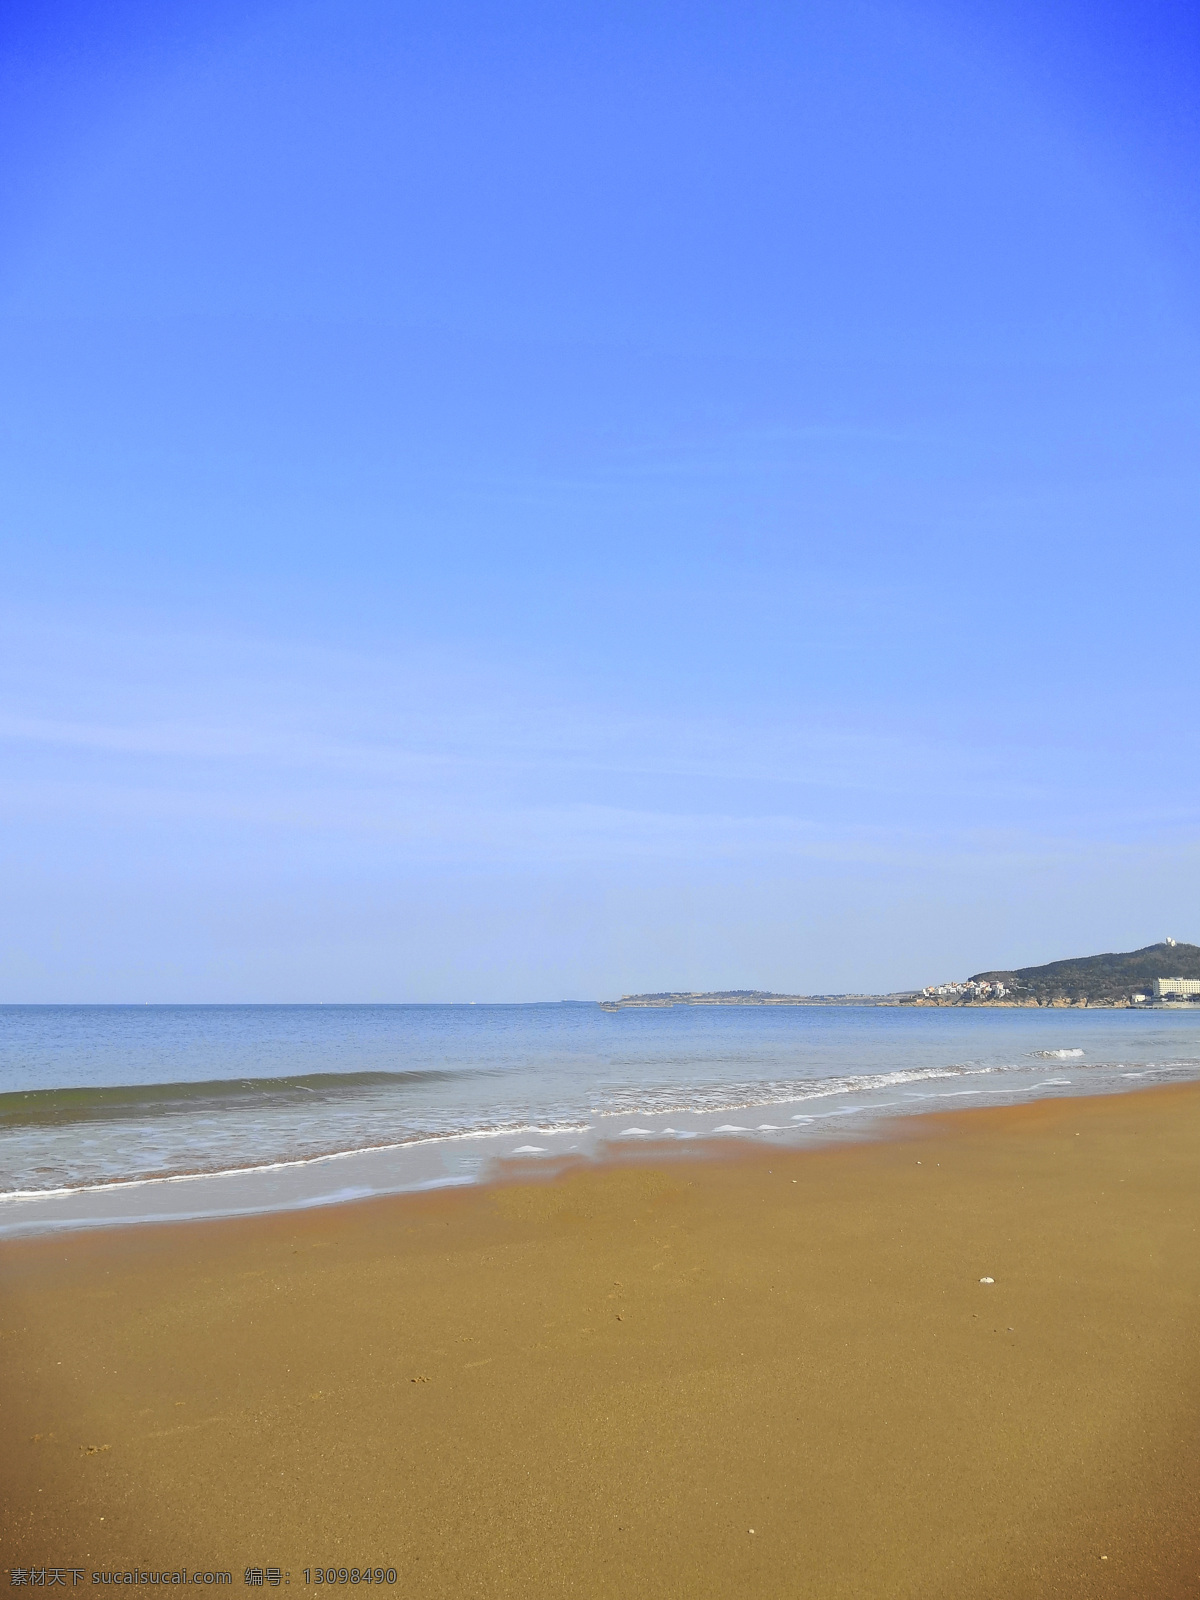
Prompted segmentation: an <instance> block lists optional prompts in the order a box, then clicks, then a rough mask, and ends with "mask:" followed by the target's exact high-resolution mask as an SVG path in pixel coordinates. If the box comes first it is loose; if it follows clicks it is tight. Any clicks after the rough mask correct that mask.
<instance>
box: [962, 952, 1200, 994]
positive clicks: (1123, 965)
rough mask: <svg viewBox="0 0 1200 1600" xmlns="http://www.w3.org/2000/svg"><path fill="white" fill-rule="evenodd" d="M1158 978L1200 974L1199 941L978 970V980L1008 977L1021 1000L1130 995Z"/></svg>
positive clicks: (1004, 980) (1005, 980) (1005, 981)
mask: <svg viewBox="0 0 1200 1600" xmlns="http://www.w3.org/2000/svg"><path fill="white" fill-rule="evenodd" d="M1155 978H1200V945H1194V944H1166V943H1165V942H1164V943H1163V944H1148V945H1147V946H1146V948H1145V949H1144V950H1128V951H1125V952H1123V953H1117V954H1110V955H1103V956H1077V957H1075V958H1074V959H1072V960H1070V961H1049V962H1047V963H1046V965H1045V966H1044V967H1018V968H1017V969H1016V971H1014V972H977V973H975V974H974V981H975V982H976V983H982V982H985V981H986V982H989V983H996V982H997V981H998V982H1000V983H1003V984H1004V985H1005V986H1006V987H1007V988H1009V989H1011V990H1012V991H1013V998H1014V999H1017V1000H1041V1001H1043V1002H1045V1001H1047V1000H1128V999H1129V997H1130V995H1132V994H1135V993H1137V992H1138V991H1139V990H1140V991H1141V992H1142V993H1143V994H1146V993H1148V992H1149V990H1150V984H1151V982H1152V980H1153V979H1155Z"/></svg>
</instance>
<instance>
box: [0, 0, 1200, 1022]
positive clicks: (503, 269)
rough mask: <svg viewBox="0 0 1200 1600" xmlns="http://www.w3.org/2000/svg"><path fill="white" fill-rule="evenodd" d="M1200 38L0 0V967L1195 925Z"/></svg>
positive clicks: (872, 18)
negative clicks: (6, 2) (0, 0)
mask: <svg viewBox="0 0 1200 1600" xmlns="http://www.w3.org/2000/svg"><path fill="white" fill-rule="evenodd" d="M1198 170H1200V14H1198V13H1197V12H1196V10H1195V8H1194V7H1193V6H1188V5H1184V4H1174V3H1171V4H1155V3H1153V0H1139V3H1137V4H1134V3H1125V0H1119V3H1118V0H1110V3H1107V4H1105V3H1089V4H1087V5H1084V4H1082V3H1074V0H1066V3H1063V4H1059V5H1056V6H1052V7H1045V6H1042V5H1034V4H1033V3H1032V0H1015V3H1013V0H1007V3H1003V4H1002V3H1000V0H994V3H993V0H975V3H967V0H962V3H957V4H956V3H950V0H944V3H936V0H931V3H928V4H910V3H907V0H880V3H875V4H859V3H857V0H837V3H836V4H835V3H833V0H813V3H808V4H791V5H783V4H767V3H760V0H739V3H737V4H732V3H730V4H700V5H697V6H690V7H684V6H678V5H665V4H654V3H649V4H647V3H642V4H638V5H626V4H617V3H614V4H608V5H593V4H589V3H586V0H584V3H581V0H575V3H573V4H571V5H566V4H550V3H546V4H536V3H528V0H510V3H508V4H506V5H497V4H473V3H469V0H463V3H453V0H451V3H445V0H443V3H441V4H438V5H433V4H427V3H413V4H402V3H381V0H338V3H336V4H334V3H327V0H307V3H305V0H292V3H289V4H286V5H284V4H269V3H262V0H239V3H238V4H230V3H223V0H204V3H203V4H201V3H199V0H178V3H175V4H172V5H169V6H163V5H161V4H160V3H154V4H151V3H149V0H106V3H101V0H61V3H59V0H49V3H47V0H40V3H38V4H36V5H35V4H33V3H28V0H15V3H14V4H12V5H10V6H7V7H6V8H5V10H4V13H3V16H2V17H0V216H2V219H3V224H2V225H3V233H2V243H0V361H2V364H3V383H2V384H0V413H2V427H0V537H2V539H3V562H4V566H3V571H4V582H3V586H2V588H0V623H2V639H3V650H2V662H0V668H2V675H3V676H2V686H3V696H2V700H0V760H2V773H0V807H2V811H0V862H2V866H3V880H4V881H3V904H4V924H3V930H2V933H0V1000H3V1001H58V1000H63V1001H70V1000H80V1001H83V1000H96V1001H109V1000H112V1001H126V1000H129V1001H142V1000H200V1001H207V1000H214V1001H219V1000H337V999H363V1000H451V999H461V1000H468V999H475V1000H486V999H495V1000H519V999H555V998H561V997H601V996H604V995H606V994H609V993H615V992H621V991H624V990H628V989H659V988H668V987H687V988H710V987H711V988H723V987H743V986H755V987H758V986H761V987H767V988H773V989H787V990H808V991H826V990H845V989H848V988H859V987H864V988H873V989H888V988H894V987H908V986H910V985H915V984H920V983H924V982H929V981H932V980H935V979H941V978H947V977H958V976H963V975H965V974H966V973H967V972H970V971H974V970H977V969H979V968H981V967H991V966H1007V965H1020V964H1025V963H1027V962H1033V961H1040V960H1049V959H1053V958H1055V957H1059V956H1065V955H1071V954H1082V953H1088V952H1091V951H1093V950H1097V949H1114V948H1116V949H1127V948H1131V947H1134V946H1137V945H1141V944H1146V943H1149V942H1151V941H1153V940H1156V939H1159V938H1161V937H1163V936H1164V935H1165V934H1172V935H1174V936H1175V937H1178V938H1181V939H1195V938H1200V915H1198V912H1197V905H1198V904H1200V760H1198V759H1197V737H1198V726H1200V725H1198V721H1197V710H1198V708H1200V685H1198V683H1197V676H1198V674H1197V631H1198V630H1197V625H1196V617H1197V610H1198V602H1200V560H1198V548H1200V541H1198V539H1197V522H1198V515H1197V513H1198V506H1200V427H1198V422H1200V298H1198V296H1197V286H1198V282H1200V189H1198V188H1197V184H1196V172H1197V171H1198Z"/></svg>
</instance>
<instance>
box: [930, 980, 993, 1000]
mask: <svg viewBox="0 0 1200 1600" xmlns="http://www.w3.org/2000/svg"><path fill="white" fill-rule="evenodd" d="M921 993H922V994H923V995H924V996H925V998H926V999H927V1000H1003V999H1004V997H1005V995H1006V994H1007V993H1008V990H1007V989H1006V988H1005V987H1004V985H1003V984H1002V983H988V982H986V981H985V982H983V983H976V982H975V980H974V979H971V981H970V982H969V983H931V984H929V986H928V987H927V988H925V989H922V990H921Z"/></svg>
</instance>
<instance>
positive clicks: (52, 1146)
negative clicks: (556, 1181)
mask: <svg viewBox="0 0 1200 1600" xmlns="http://www.w3.org/2000/svg"><path fill="white" fill-rule="evenodd" d="M1198 1077H1200V1007H1196V1008H1195V1010H1194V1011H1193V1010H1183V1009H1180V1010H1146V1011H1141V1010H1139V1011H1132V1010H1129V1011H1108V1010H1088V1009H1001V1008H995V1009H992V1008H965V1007H947V1008H930V1009H926V1008H910V1007H889V1006H868V1005H863V1006H855V1005H822V1006H763V1007H756V1006H746V1007H741V1006H738V1007H733V1006H675V1007H671V1008H661V1009H660V1008H654V1009H626V1010H619V1011H615V1012H614V1011H607V1010H604V1009H602V1008H601V1007H600V1006H599V1005H598V1004H593V1003H590V1002H583V1001H580V1002H564V1003H554V1004H542V1005H311V1006H310V1005H229V1006H220V1005H212V1006H171V1005H160V1006H155V1005H141V1006H119V1005H116V1006H4V1007H0V1235H12V1234H20V1233H28V1232H40V1231H44V1230H50V1229H65V1228H70V1229H74V1228H81V1227H89V1226H98V1225H110V1224H124V1223H146V1222H154V1221H164V1220H169V1219H183V1218H201V1217H217V1216H231V1215H239V1214H246V1213H252V1212H258V1211H270V1210H282V1209H289V1208H301V1207H308V1206H315V1205H328V1204H333V1203H336V1202H338V1201H345V1200H350V1199H357V1198H363V1197H366V1196H369V1195H379V1194H389V1193H398V1192H402V1191H406V1190H418V1189H426V1188H433V1187H438V1186H442V1185H450V1184H466V1183H477V1182H480V1181H485V1180H488V1179H492V1178H496V1177H498V1176H502V1175H504V1174H505V1173H513V1172H521V1173H524V1172H528V1171H530V1170H533V1171H537V1170H538V1169H539V1168H540V1169H545V1170H549V1169H551V1168H553V1167H554V1166H555V1165H556V1164H560V1163H561V1162H562V1161H563V1160H564V1159H569V1160H575V1161H578V1160H584V1161H587V1160H599V1159H603V1158H606V1157H612V1156H614V1155H616V1154H618V1153H620V1152H628V1151H631V1150H633V1149H639V1148H640V1149H642V1150H645V1151H650V1150H652V1151H654V1152H655V1156H656V1159H657V1158H658V1156H659V1155H660V1154H667V1153H671V1154H678V1155H683V1154H685V1153H695V1152H700V1151H711V1150H712V1149H713V1148H714V1147H715V1148H720V1147H721V1144H722V1142H723V1141H726V1140H749V1141H753V1142H755V1143H757V1144H759V1145H765V1146H772V1145H786V1146H795V1145H803V1144H810V1145H811V1144H820V1143H827V1142H829V1141H831V1140H845V1139H853V1138H871V1137H877V1136H878V1135H879V1134H880V1132H881V1131H883V1130H885V1129H886V1127H887V1126H888V1123H889V1119H891V1118H894V1117H897V1116H911V1115H913V1114H914V1113H920V1112H924V1111H933V1110H945V1109H948V1108H952V1107H963V1106H969V1105H997V1104H1007V1103H1012V1102H1014V1101H1019V1100H1023V1099H1024V1100H1028V1099H1035V1098H1039V1097H1043V1096H1050V1095H1053V1096H1068V1095H1084V1094H1097V1093H1099V1094H1113V1093H1121V1092H1125V1091H1128V1090H1131V1089H1136V1088H1139V1087H1143V1086H1146V1085H1150V1084H1158V1083H1171V1082H1178V1081H1181V1080H1183V1079H1188V1078H1198ZM689 1146H693V1152H689V1150H688V1147H689Z"/></svg>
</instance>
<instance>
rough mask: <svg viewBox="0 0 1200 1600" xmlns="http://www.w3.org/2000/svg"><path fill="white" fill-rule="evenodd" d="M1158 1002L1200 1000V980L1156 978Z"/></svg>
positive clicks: (1155, 994) (1155, 986)
mask: <svg viewBox="0 0 1200 1600" xmlns="http://www.w3.org/2000/svg"><path fill="white" fill-rule="evenodd" d="M1154 998H1155V999H1156V1000H1196V999H1200V978H1155V980H1154Z"/></svg>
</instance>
